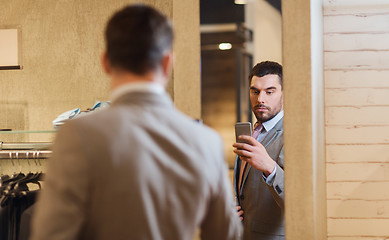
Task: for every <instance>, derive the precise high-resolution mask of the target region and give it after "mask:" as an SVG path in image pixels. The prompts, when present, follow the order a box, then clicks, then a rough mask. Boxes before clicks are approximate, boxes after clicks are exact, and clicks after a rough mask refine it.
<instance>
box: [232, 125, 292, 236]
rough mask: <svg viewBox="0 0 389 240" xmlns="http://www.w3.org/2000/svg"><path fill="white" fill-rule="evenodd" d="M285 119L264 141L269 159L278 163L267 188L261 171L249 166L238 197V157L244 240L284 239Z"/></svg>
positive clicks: (236, 166)
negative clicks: (272, 179)
mask: <svg viewBox="0 0 389 240" xmlns="http://www.w3.org/2000/svg"><path fill="white" fill-rule="evenodd" d="M283 132H284V131H283V119H281V120H280V121H279V122H278V123H277V124H276V125H275V126H274V128H273V129H272V130H270V131H269V132H268V134H267V135H266V136H265V138H264V139H263V140H262V141H261V143H262V145H264V146H265V148H266V150H267V152H268V154H269V155H270V157H271V158H272V159H273V160H274V161H275V162H276V168H277V170H276V175H275V177H274V181H273V182H272V183H271V185H268V184H267V183H266V182H265V181H264V179H263V177H262V174H263V173H262V172H261V171H259V170H257V169H255V168H252V167H251V166H250V165H247V168H246V170H245V173H244V175H243V179H242V187H241V191H240V193H239V196H238V195H237V193H238V192H239V191H238V188H237V187H238V181H239V172H240V165H241V164H240V163H241V160H240V159H239V158H237V161H236V163H235V172H234V189H235V195H236V197H237V198H236V199H237V204H239V205H240V206H241V207H242V209H243V211H244V217H243V218H244V220H243V225H244V234H243V236H244V237H243V239H245V240H249V239H250V240H254V239H255V240H279V239H285V237H284V236H285V229H284V170H283V168H284V140H283Z"/></svg>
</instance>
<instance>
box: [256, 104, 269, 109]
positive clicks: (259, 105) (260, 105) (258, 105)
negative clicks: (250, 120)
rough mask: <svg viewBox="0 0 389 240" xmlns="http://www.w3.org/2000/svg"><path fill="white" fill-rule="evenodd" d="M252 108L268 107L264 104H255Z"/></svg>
mask: <svg viewBox="0 0 389 240" xmlns="http://www.w3.org/2000/svg"><path fill="white" fill-rule="evenodd" d="M254 108H266V109H268V110H270V108H269V107H268V106H266V105H264V104H257V105H255V106H254Z"/></svg>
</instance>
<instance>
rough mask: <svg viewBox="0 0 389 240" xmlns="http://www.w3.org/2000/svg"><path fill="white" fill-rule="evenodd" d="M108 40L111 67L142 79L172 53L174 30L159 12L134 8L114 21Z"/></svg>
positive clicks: (148, 8) (138, 6) (108, 28)
mask: <svg viewBox="0 0 389 240" xmlns="http://www.w3.org/2000/svg"><path fill="white" fill-rule="evenodd" d="M105 40H106V51H107V58H108V60H109V62H110V64H111V65H112V66H114V67H118V68H121V69H124V70H127V71H130V72H133V73H135V74H140V75H141V74H144V73H147V72H148V71H150V70H155V69H156V68H157V66H158V65H159V64H160V63H161V61H162V58H163V57H164V56H165V55H166V53H167V52H168V51H170V50H171V49H172V44H173V29H172V26H171V22H170V20H169V19H168V18H167V17H166V16H165V15H163V14H162V13H161V12H159V11H158V10H156V9H154V8H152V7H149V6H146V5H142V4H135V5H129V6H126V7H124V8H123V9H121V10H119V11H118V12H116V13H115V14H114V15H113V16H112V17H111V19H110V20H109V22H108V24H107V27H106V29H105Z"/></svg>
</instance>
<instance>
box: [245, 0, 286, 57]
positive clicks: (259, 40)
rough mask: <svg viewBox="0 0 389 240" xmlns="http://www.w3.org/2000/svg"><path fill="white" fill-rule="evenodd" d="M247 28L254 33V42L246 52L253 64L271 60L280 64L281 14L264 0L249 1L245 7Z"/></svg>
mask: <svg viewBox="0 0 389 240" xmlns="http://www.w3.org/2000/svg"><path fill="white" fill-rule="evenodd" d="M245 14H246V16H245V17H246V24H247V27H248V28H250V29H252V30H253V31H254V41H253V43H252V44H249V45H248V50H249V51H251V52H253V54H254V63H253V64H255V63H258V62H260V61H265V60H271V61H276V62H279V63H282V18H281V13H280V12H278V11H277V10H276V9H275V8H274V7H272V6H271V5H270V4H269V3H267V2H266V1H264V0H253V1H249V2H248V4H246V6H245Z"/></svg>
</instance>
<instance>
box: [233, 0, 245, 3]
mask: <svg viewBox="0 0 389 240" xmlns="http://www.w3.org/2000/svg"><path fill="white" fill-rule="evenodd" d="M234 3H235V4H246V3H247V0H235V1H234Z"/></svg>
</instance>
